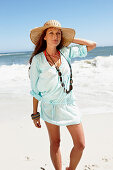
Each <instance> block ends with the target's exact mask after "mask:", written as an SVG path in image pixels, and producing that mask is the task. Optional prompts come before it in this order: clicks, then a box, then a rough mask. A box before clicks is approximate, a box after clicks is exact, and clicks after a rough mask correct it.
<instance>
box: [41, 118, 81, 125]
mask: <svg viewBox="0 0 113 170" xmlns="http://www.w3.org/2000/svg"><path fill="white" fill-rule="evenodd" d="M41 119H42V120H43V121H45V122H48V123H51V124H53V125H57V126H69V125H77V124H80V123H81V122H82V120H80V121H78V122H77V121H76V122H70V123H64V124H59V123H56V122H53V121H51V120H49V121H48V120H44V119H43V118H42V117H41Z"/></svg>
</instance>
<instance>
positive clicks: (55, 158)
mask: <svg viewBox="0 0 113 170" xmlns="http://www.w3.org/2000/svg"><path fill="white" fill-rule="evenodd" d="M45 123H46V126H47V129H48V133H49V139H50V156H51V160H52V162H53V165H54V167H55V170H61V169H62V162H61V153H60V127H59V126H57V125H53V124H50V123H48V122H45Z"/></svg>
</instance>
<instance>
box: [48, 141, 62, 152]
mask: <svg viewBox="0 0 113 170" xmlns="http://www.w3.org/2000/svg"><path fill="white" fill-rule="evenodd" d="M50 147H51V148H52V149H53V150H57V149H58V148H59V147H60V139H57V140H52V141H51V142H50Z"/></svg>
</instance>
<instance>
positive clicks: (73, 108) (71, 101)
mask: <svg viewBox="0 0 113 170" xmlns="http://www.w3.org/2000/svg"><path fill="white" fill-rule="evenodd" d="M60 52H61V53H60V56H61V65H60V67H59V69H60V71H61V73H62V81H63V82H64V84H65V87H66V89H68V88H69V85H70V68H69V64H68V62H69V63H71V59H72V58H75V57H85V56H86V55H87V47H86V45H74V46H70V47H63V48H62V49H60ZM67 60H68V62H67ZM30 82H31V91H30V94H31V95H32V96H33V97H34V98H36V99H37V100H38V101H40V102H39V103H40V117H41V118H42V119H43V120H44V121H46V122H49V123H51V124H55V125H58V126H62V125H65V126H67V125H72V124H79V123H80V122H81V116H80V111H79V108H78V106H77V104H76V100H75V94H74V90H73V89H72V90H71V91H70V93H68V94H67V93H65V92H64V88H63V87H62V86H61V83H60V80H59V76H58V73H57V70H56V68H55V65H53V66H51V65H50V64H49V63H48V61H47V59H46V57H45V55H44V53H43V52H41V53H39V54H37V55H35V56H34V57H33V60H32V63H31V68H30Z"/></svg>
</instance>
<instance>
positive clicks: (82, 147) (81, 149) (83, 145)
mask: <svg viewBox="0 0 113 170" xmlns="http://www.w3.org/2000/svg"><path fill="white" fill-rule="evenodd" d="M74 147H76V148H77V150H79V151H83V150H84V149H85V143H83V142H79V143H77V144H76V145H75V146H74Z"/></svg>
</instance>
